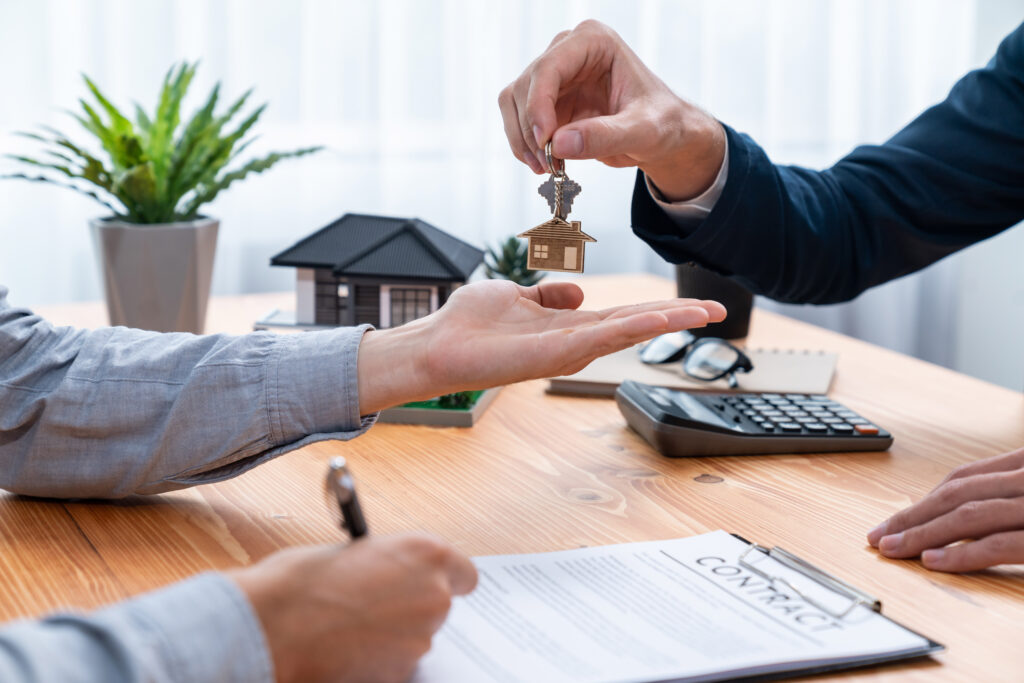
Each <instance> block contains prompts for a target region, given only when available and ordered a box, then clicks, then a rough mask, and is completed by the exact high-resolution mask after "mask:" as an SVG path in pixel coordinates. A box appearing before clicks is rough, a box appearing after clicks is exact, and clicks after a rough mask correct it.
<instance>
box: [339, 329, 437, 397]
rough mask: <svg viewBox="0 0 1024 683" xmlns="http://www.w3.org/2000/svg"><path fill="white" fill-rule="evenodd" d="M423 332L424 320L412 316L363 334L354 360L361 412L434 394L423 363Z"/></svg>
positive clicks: (425, 345) (435, 390)
mask: <svg viewBox="0 0 1024 683" xmlns="http://www.w3.org/2000/svg"><path fill="white" fill-rule="evenodd" d="M427 333H428V323H427V322H426V321H425V320H415V321H413V322H410V323H406V324H405V325H402V326H401V327H395V328H391V329H387V330H369V331H368V332H367V333H366V334H364V335H363V339H362V343H361V344H360V345H359V360H358V377H359V413H360V414H361V415H368V414H370V413H375V412H377V411H379V410H383V409H384V408H388V407H390V406H394V405H399V404H402V403H408V402H409V401H416V400H421V399H428V398H432V397H433V396H436V395H437V394H438V389H439V387H435V386H432V385H431V382H430V378H429V376H428V373H427V367H426V363H425V360H426V349H427V348H428V342H427V340H426V338H427ZM442 393H443V392H442Z"/></svg>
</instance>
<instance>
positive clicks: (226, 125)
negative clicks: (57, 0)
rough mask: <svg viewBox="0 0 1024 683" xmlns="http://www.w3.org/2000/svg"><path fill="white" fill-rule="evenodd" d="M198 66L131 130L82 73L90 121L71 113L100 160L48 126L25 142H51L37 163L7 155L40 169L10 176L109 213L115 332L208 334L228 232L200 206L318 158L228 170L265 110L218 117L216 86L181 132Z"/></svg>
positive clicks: (100, 248)
mask: <svg viewBox="0 0 1024 683" xmlns="http://www.w3.org/2000/svg"><path fill="white" fill-rule="evenodd" d="M196 66H197V64H189V63H187V62H183V63H182V64H180V65H176V66H174V67H172V68H171V69H170V70H169V71H168V72H167V75H166V76H165V77H164V81H163V86H162V87H161V89H160V95H159V98H158V100H157V104H156V108H155V109H154V110H153V111H152V112H151V113H147V112H145V111H144V110H143V109H142V108H141V107H140V106H139V105H135V115H134V120H132V119H129V118H128V117H126V116H124V115H123V114H122V113H121V111H120V110H119V109H118V108H117V107H115V106H114V105H113V104H112V103H111V102H110V100H108V99H107V98H106V97H105V96H104V95H103V93H102V92H101V91H100V89H99V88H98V87H97V86H96V84H95V83H93V81H92V80H91V79H90V78H89V77H88V76H85V75H83V79H84V81H85V85H86V87H87V88H88V90H89V92H90V93H91V94H92V98H93V100H94V103H90V102H88V101H86V99H80V100H79V103H80V104H81V108H82V112H81V113H75V112H71V115H72V116H73V117H74V118H75V119H76V120H77V121H78V123H80V124H81V125H82V127H83V128H85V130H86V131H88V132H89V133H90V134H91V135H92V137H93V142H94V143H95V144H96V145H98V147H99V148H100V149H102V153H96V154H94V152H93V151H91V150H90V149H89V147H88V146H87V145H83V144H79V143H78V142H72V141H71V139H70V138H69V137H68V136H66V135H64V134H63V133H61V132H60V131H59V130H56V129H53V128H49V127H41V129H40V132H38V133H21V135H23V136H25V137H28V138H31V139H33V140H36V141H38V142H41V143H43V145H44V147H43V150H42V153H41V155H40V156H39V157H37V158H33V157H27V156H17V155H8V156H9V157H10V158H13V159H14V160H16V161H18V162H20V163H22V164H25V165H29V166H31V167H32V169H33V170H32V172H31V173H27V172H26V173H16V174H11V175H7V176H3V177H6V178H20V179H24V180H30V181H36V182H44V183H50V184H54V185H60V186H62V187H66V188H69V189H72V190H75V191H77V192H80V193H82V194H85V195H87V196H89V197H91V198H92V199H94V200H96V201H97V202H99V203H100V204H102V205H103V206H104V207H106V208H107V209H108V210H109V211H110V215H109V216H106V217H104V218H97V219H95V220H93V221H91V222H90V227H91V229H92V235H93V241H94V244H95V246H96V250H97V254H98V256H99V259H100V268H101V271H102V273H103V285H104V291H105V293H106V299H107V309H108V312H109V314H110V324H111V325H126V326H129V327H139V328H144V329H151V330H159V331H185V332H195V333H201V332H202V329H203V324H204V321H205V318H206V304H207V300H208V298H209V293H210V281H211V278H212V274H213V257H214V250H215V248H216V244H217V230H218V228H219V225H220V223H219V221H218V220H217V219H215V218H210V217H208V216H205V215H203V214H202V213H201V210H202V208H203V206H205V205H206V204H207V203H209V202H211V201H212V200H213V199H214V198H215V197H216V196H217V195H218V194H219V193H220V192H222V191H223V190H225V189H227V188H228V187H229V186H231V185H232V184H233V183H235V182H237V181H239V180H242V179H243V178H245V177H246V176H248V175H249V174H250V173H262V172H263V171H265V170H267V169H269V168H270V167H271V166H273V165H274V164H276V163H277V162H278V161H280V160H281V159H285V158H288V157H299V156H303V155H306V154H310V153H312V152H315V151H317V150H318V149H320V148H319V147H310V148H306V149H299V150H295V151H292V152H274V153H271V154H268V155H266V156H264V157H261V158H256V159H252V160H250V161H248V162H246V163H244V164H234V168H232V169H228V168H227V167H228V166H229V165H231V164H232V163H233V162H235V161H237V160H238V158H239V155H240V154H241V153H242V152H243V151H244V150H245V149H246V147H248V146H249V144H250V143H251V142H252V140H253V138H252V137H248V138H247V137H246V136H247V135H248V133H249V132H250V130H251V129H252V127H253V126H254V125H255V124H256V122H257V121H258V120H259V118H260V115H261V114H262V113H263V110H264V109H265V108H266V104H263V105H261V106H259V107H257V108H256V109H255V110H254V111H252V112H251V113H249V114H248V115H247V116H246V117H245V118H243V119H242V120H241V121H240V122H238V123H237V124H234V123H232V121H233V120H234V119H235V117H236V116H237V115H238V114H239V113H240V112H241V110H242V109H243V107H244V106H245V103H246V101H247V100H248V99H249V95H250V94H251V92H252V90H249V91H248V92H246V93H245V94H243V95H242V96H241V97H240V98H238V100H236V101H235V102H234V103H232V104H231V105H230V106H228V107H227V108H226V109H225V110H222V111H220V112H218V111H217V104H218V98H219V95H220V83H218V84H217V85H215V86H214V88H213V90H212V91H211V92H210V94H209V96H208V97H207V98H206V101H205V103H204V104H203V105H202V106H201V107H200V108H199V109H198V110H197V111H196V112H195V113H194V114H193V115H192V117H191V118H189V119H188V121H184V122H183V121H182V120H181V103H182V100H183V99H184V97H185V94H186V93H187V92H188V88H189V84H190V83H191V82H192V77H193V76H194V75H195V71H196Z"/></svg>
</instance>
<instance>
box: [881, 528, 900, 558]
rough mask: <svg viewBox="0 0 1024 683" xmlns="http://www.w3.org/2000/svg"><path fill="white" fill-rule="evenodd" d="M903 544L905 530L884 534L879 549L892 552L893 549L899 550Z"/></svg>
mask: <svg viewBox="0 0 1024 683" xmlns="http://www.w3.org/2000/svg"><path fill="white" fill-rule="evenodd" d="M901 545H903V532H902V531H901V532H900V533H898V534H889V535H888V536H883V537H882V540H881V541H879V542H878V549H879V550H881V551H882V552H883V553H886V552H892V551H893V550H899V547H900V546H901Z"/></svg>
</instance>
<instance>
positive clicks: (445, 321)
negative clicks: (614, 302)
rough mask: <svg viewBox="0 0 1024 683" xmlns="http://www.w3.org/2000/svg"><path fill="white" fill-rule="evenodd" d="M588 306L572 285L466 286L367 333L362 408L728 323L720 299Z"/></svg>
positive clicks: (548, 372) (522, 376) (561, 365)
mask: <svg viewBox="0 0 1024 683" xmlns="http://www.w3.org/2000/svg"><path fill="white" fill-rule="evenodd" d="M582 302H583V292H582V291H581V290H580V288H579V287H577V286H576V285H574V284H572V283H568V282H546V283H542V284H540V285H537V286H534V287H522V286H520V285H517V284H515V283H513V282H509V281H505V280H489V281H485V282H477V283H474V284H470V285H466V286H465V287H461V288H459V289H458V290H456V292H455V293H454V294H453V295H452V296H451V298H449V300H448V302H447V303H446V304H445V305H444V306H443V307H442V308H441V309H440V310H439V311H437V312H436V313H434V314H432V315H429V316H427V317H425V318H422V319H420V320H416V321H414V322H412V323H409V324H407V325H403V326H402V327H399V328H396V329H394V330H384V331H381V332H372V333H369V334H367V338H366V339H365V340H364V341H363V347H362V349H361V352H360V370H359V372H360V386H359V390H360V408H361V410H362V411H363V412H364V413H366V412H369V410H375V409H377V408H380V407H384V406H386V405H393V404H394V403H398V402H401V401H408V400H415V399H417V398H426V397H430V396H437V395H439V394H444V393H450V392H452V391H462V390H468V389H483V388H486V387H492V386H498V385H502V384H511V383H513V382H519V381H523V380H527V379H536V378H543V377H554V376H558V375H565V374H571V373H574V372H577V371H579V370H581V369H583V368H584V367H585V366H586V365H587V364H589V363H590V362H591V361H592V360H594V359H595V358H597V357H599V356H603V355H605V354H609V353H612V352H614V351H618V350H620V349H624V348H627V347H629V346H632V345H634V344H637V343H639V342H641V341H644V340H646V339H650V338H651V337H654V336H657V335H659V334H664V333H666V332H673V331H676V330H682V329H687V328H693V327H703V326H704V325H706V324H708V323H709V322H718V321H720V320H722V319H724V318H725V308H724V307H723V306H722V305H721V304H719V303H717V302H714V301H698V300H695V299H671V300H667V301H656V302H649V303H642V304H634V305H629V306H618V307H615V308H609V309H605V310H602V311H581V310H577V308H578V307H579V306H580V304H581V303H582ZM387 347H390V350H389V349H388V348H387ZM388 356H390V357H391V361H390V362H389V361H388V360H387V358H388ZM410 360H411V361H412V362H411V363H410V362H408V361H410ZM410 366H411V367H410ZM371 367H375V368H378V370H377V371H373V370H371V369H370V368H371ZM364 377H365V382H364ZM377 393H381V394H382V395H381V396H380V397H377V396H376V394H377Z"/></svg>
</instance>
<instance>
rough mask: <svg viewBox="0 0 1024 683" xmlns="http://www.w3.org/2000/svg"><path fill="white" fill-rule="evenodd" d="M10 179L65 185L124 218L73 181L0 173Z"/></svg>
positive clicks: (96, 195) (1, 177) (4, 178)
mask: <svg viewBox="0 0 1024 683" xmlns="http://www.w3.org/2000/svg"><path fill="white" fill-rule="evenodd" d="M11 179H17V180H27V181H29V182H33V183H49V184H50V185H57V186H59V187H65V188H67V189H69V190H74V191H75V192H78V193H80V194H84V195H85V196H87V197H90V198H92V199H93V200H95V201H97V202H99V203H100V204H102V205H103V206H105V207H107V208H108V209H110V212H111V213H112V214H114V215H115V216H117V217H118V218H124V216H123V215H122V214H120V213H118V211H117V209H115V208H114V207H113V206H111V205H110V203H108V202H106V201H104V200H103V199H102V198H101V197H100V196H99V195H98V194H96V193H95V192H93V191H92V190H87V189H85V188H83V187H79V186H77V185H74V184H73V183H65V182H62V181H60V180H54V179H53V178H47V177H46V176H42V175H39V176H30V175H26V174H24V173H12V174H9V175H0V180H11Z"/></svg>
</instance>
